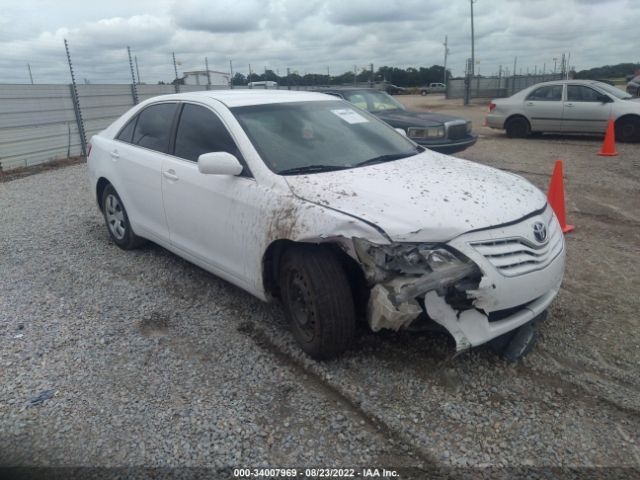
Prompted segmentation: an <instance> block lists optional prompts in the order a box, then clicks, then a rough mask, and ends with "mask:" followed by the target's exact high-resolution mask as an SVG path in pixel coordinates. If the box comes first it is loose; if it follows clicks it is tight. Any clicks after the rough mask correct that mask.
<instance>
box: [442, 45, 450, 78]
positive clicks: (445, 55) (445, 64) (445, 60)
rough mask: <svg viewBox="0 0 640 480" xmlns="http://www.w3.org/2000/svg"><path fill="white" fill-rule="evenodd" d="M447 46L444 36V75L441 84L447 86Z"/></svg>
mask: <svg viewBox="0 0 640 480" xmlns="http://www.w3.org/2000/svg"><path fill="white" fill-rule="evenodd" d="M447 45H448V37H447V36H446V35H445V36H444V74H443V78H442V83H444V84H445V85H446V84H447V56H448V55H449V47H448V46H447Z"/></svg>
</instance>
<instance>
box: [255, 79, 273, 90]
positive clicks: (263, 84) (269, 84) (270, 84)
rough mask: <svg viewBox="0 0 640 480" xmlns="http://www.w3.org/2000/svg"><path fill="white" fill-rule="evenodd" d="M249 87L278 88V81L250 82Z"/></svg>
mask: <svg viewBox="0 0 640 480" xmlns="http://www.w3.org/2000/svg"><path fill="white" fill-rule="evenodd" d="M249 87H252V88H255V87H258V88H260V87H262V88H278V82H273V81H271V80H267V81H266V82H249Z"/></svg>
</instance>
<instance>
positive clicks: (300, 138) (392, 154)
mask: <svg viewBox="0 0 640 480" xmlns="http://www.w3.org/2000/svg"><path fill="white" fill-rule="evenodd" d="M231 111H232V112H233V114H234V115H235V117H236V119H237V120H238V122H240V125H241V126H242V128H243V129H244V131H245V132H246V133H247V136H248V137H249V139H250V140H251V142H252V143H253V146H254V147H255V148H256V150H257V151H258V153H259V154H260V156H261V157H262V160H263V161H264V162H265V163H266V164H267V166H268V167H269V168H270V169H271V170H272V171H273V172H275V173H278V174H283V175H287V174H289V175H293V174H300V173H314V172H320V171H329V170H340V169H344V168H353V167H356V166H360V165H363V164H365V163H366V164H372V163H379V162H382V161H392V160H397V159H399V158H404V157H408V156H411V155H415V154H417V153H418V152H420V151H422V150H423V149H422V148H420V147H417V146H416V145H415V144H414V143H413V142H411V141H410V140H408V139H406V138H404V137H403V136H402V135H400V134H398V133H397V132H394V131H393V129H392V128H390V127H389V126H387V125H386V124H384V123H383V122H382V121H380V120H378V119H377V118H375V117H373V116H372V115H369V114H368V113H366V112H362V111H359V110H357V109H355V108H353V106H352V105H350V104H348V103H346V102H343V101H341V100H336V101H315V102H295V103H274V104H268V105H252V106H247V107H236V108H232V109H231Z"/></svg>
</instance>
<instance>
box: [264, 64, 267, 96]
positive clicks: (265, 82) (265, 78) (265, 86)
mask: <svg viewBox="0 0 640 480" xmlns="http://www.w3.org/2000/svg"><path fill="white" fill-rule="evenodd" d="M264 89H265V90H266V89H267V66H266V65H265V66H264Z"/></svg>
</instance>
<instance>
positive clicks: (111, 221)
mask: <svg viewBox="0 0 640 480" xmlns="http://www.w3.org/2000/svg"><path fill="white" fill-rule="evenodd" d="M104 216H105V218H106V219H107V225H108V227H109V231H110V232H111V234H112V235H113V236H114V237H115V238H116V239H117V240H122V239H123V238H124V236H125V235H126V233H127V227H126V224H125V220H124V209H123V208H122V204H121V203H120V200H118V197H116V196H115V195H113V194H109V195H107V198H106V199H105V206H104Z"/></svg>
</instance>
